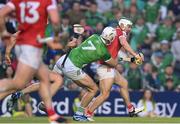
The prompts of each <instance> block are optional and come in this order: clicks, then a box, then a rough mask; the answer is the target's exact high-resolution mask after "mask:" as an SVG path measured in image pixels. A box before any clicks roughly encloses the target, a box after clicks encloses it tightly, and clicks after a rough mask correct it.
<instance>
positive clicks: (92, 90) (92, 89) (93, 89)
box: [91, 84, 98, 94]
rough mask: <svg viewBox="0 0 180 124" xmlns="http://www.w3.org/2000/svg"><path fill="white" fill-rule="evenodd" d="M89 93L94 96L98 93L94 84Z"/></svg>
mask: <svg viewBox="0 0 180 124" xmlns="http://www.w3.org/2000/svg"><path fill="white" fill-rule="evenodd" d="M91 92H93V93H94V94H96V93H97V92H98V87H97V85H96V84H94V85H93V86H92V87H91Z"/></svg>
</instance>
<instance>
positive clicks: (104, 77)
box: [86, 18, 144, 120]
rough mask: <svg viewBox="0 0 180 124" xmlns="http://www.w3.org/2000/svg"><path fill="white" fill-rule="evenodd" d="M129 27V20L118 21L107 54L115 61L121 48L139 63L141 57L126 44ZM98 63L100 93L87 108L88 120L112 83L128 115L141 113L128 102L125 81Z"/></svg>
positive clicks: (108, 92) (130, 25) (107, 95)
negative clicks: (117, 90) (114, 84)
mask: <svg viewBox="0 0 180 124" xmlns="http://www.w3.org/2000/svg"><path fill="white" fill-rule="evenodd" d="M131 27H132V22H131V21H130V20H128V19H126V18H123V19H120V20H119V26H118V27H117V28H116V37H115V38H114V39H113V41H112V42H111V43H110V45H109V46H108V51H109V53H110V54H111V56H112V58H114V59H116V60H117V61H118V58H117V55H118V52H119V50H120V48H121V47H123V48H124V49H125V50H126V51H127V52H129V53H130V54H131V55H132V56H133V57H135V58H136V59H139V60H140V61H143V60H144V58H143V56H140V55H139V54H137V53H136V52H134V50H132V48H131V47H130V45H129V43H128V42H127V35H128V33H129V32H130V31H131ZM100 63H101V65H100V66H99V67H98V68H97V74H98V76H99V80H100V83H99V87H100V92H101V93H100V95H99V96H98V97H97V98H96V99H95V100H94V101H93V103H92V104H90V105H89V106H88V108H87V112H86V114H87V116H89V117H90V118H89V120H90V119H91V117H92V115H93V112H94V111H95V110H96V109H97V108H98V107H99V106H100V105H101V104H102V103H103V102H104V101H105V100H106V99H107V98H108V97H109V94H110V91H111V87H112V85H113V83H116V84H118V85H119V86H120V94H121V96H122V97H123V99H124V101H125V104H126V106H127V108H128V112H129V115H130V116H131V117H132V116H135V115H136V114H137V113H139V112H141V111H142V110H143V108H135V107H134V106H133V105H132V104H131V102H130V98H129V92H128V82H127V80H126V79H125V78H124V77H123V76H122V75H121V74H120V73H119V72H118V71H117V70H116V69H115V68H112V67H109V66H108V65H105V64H104V62H103V61H101V62H100Z"/></svg>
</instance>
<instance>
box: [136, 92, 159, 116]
mask: <svg viewBox="0 0 180 124" xmlns="http://www.w3.org/2000/svg"><path fill="white" fill-rule="evenodd" d="M137 106H138V107H142V106H144V111H143V112H140V113H139V114H138V116H140V117H157V116H158V108H157V106H156V102H155V101H154V99H153V95H152V91H151V90H148V89H146V90H145V91H144V95H143V98H142V99H140V100H139V102H138V105H137Z"/></svg>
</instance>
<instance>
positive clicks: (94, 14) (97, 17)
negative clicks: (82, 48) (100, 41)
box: [85, 2, 106, 29]
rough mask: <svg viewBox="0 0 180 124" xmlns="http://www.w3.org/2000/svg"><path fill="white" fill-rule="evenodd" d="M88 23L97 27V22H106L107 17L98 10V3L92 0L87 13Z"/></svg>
mask: <svg viewBox="0 0 180 124" xmlns="http://www.w3.org/2000/svg"><path fill="white" fill-rule="evenodd" d="M85 16H86V19H87V24H88V25H90V26H91V27H93V28H94V29H95V26H96V25H97V23H99V22H102V23H103V24H105V23H106V20H105V18H104V17H103V16H102V14H101V13H99V12H98V11H97V3H96V2H91V4H90V8H89V10H88V11H87V12H86V13H85Z"/></svg>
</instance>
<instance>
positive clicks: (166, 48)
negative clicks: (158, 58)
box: [160, 40, 174, 69]
mask: <svg viewBox="0 0 180 124" xmlns="http://www.w3.org/2000/svg"><path fill="white" fill-rule="evenodd" d="M169 44H170V43H169V42H168V41H167V40H163V41H161V50H160V51H161V53H162V55H163V61H162V68H163V69H165V68H166V67H167V66H168V65H173V63H174V56H173V54H172V52H171V51H170V45H169Z"/></svg>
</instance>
